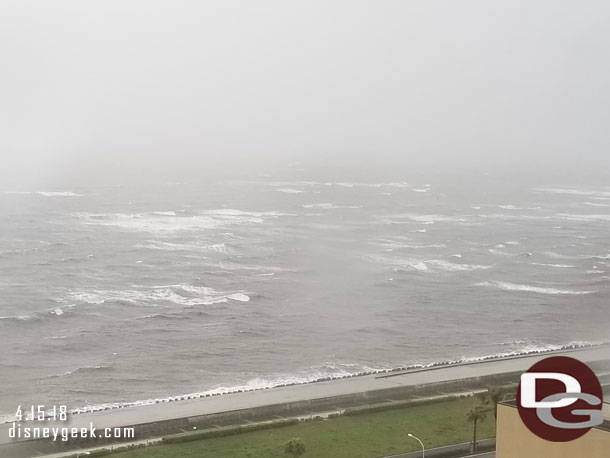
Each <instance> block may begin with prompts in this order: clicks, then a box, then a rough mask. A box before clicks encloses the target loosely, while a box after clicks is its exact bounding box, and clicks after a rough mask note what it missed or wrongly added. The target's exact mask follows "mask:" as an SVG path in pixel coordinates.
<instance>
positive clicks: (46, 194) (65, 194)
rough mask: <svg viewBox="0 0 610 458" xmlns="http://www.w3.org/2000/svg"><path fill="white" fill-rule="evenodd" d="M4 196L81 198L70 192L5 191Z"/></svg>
mask: <svg viewBox="0 0 610 458" xmlns="http://www.w3.org/2000/svg"><path fill="white" fill-rule="evenodd" d="M5 194H23V195H32V194H38V195H39V196H44V197H82V196H83V194H78V193H76V192H71V191H6V192H5Z"/></svg>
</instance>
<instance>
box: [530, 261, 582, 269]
mask: <svg viewBox="0 0 610 458" xmlns="http://www.w3.org/2000/svg"><path fill="white" fill-rule="evenodd" d="M532 265H533V266H543V267H555V268H557V269H571V268H574V267H576V266H573V265H572V264H545V263H542V262H532Z"/></svg>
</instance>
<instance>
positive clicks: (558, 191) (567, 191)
mask: <svg viewBox="0 0 610 458" xmlns="http://www.w3.org/2000/svg"><path fill="white" fill-rule="evenodd" d="M534 191H540V192H548V193H552V194H572V195H575V196H598V197H610V192H609V191H599V190H585V189H564V188H534Z"/></svg>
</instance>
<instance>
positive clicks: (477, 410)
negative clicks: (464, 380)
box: [466, 406, 489, 453]
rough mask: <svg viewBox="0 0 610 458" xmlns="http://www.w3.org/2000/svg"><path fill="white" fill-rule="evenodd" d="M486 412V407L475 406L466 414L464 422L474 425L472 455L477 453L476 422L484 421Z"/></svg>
mask: <svg viewBox="0 0 610 458" xmlns="http://www.w3.org/2000/svg"><path fill="white" fill-rule="evenodd" d="M488 411H489V408H488V407H484V406H475V407H473V408H472V409H470V410H469V411H468V413H467V414H466V420H468V421H469V422H470V423H474V434H473V436H472V452H473V453H474V452H476V451H477V422H479V421H483V420H485V418H486V417H487V412H488Z"/></svg>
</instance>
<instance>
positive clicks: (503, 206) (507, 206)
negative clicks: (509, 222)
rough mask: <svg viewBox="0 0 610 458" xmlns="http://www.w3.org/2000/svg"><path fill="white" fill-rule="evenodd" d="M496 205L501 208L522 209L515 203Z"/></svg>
mask: <svg viewBox="0 0 610 458" xmlns="http://www.w3.org/2000/svg"><path fill="white" fill-rule="evenodd" d="M498 207H499V208H501V209H503V210H523V209H522V208H521V207H516V206H515V205H498Z"/></svg>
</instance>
